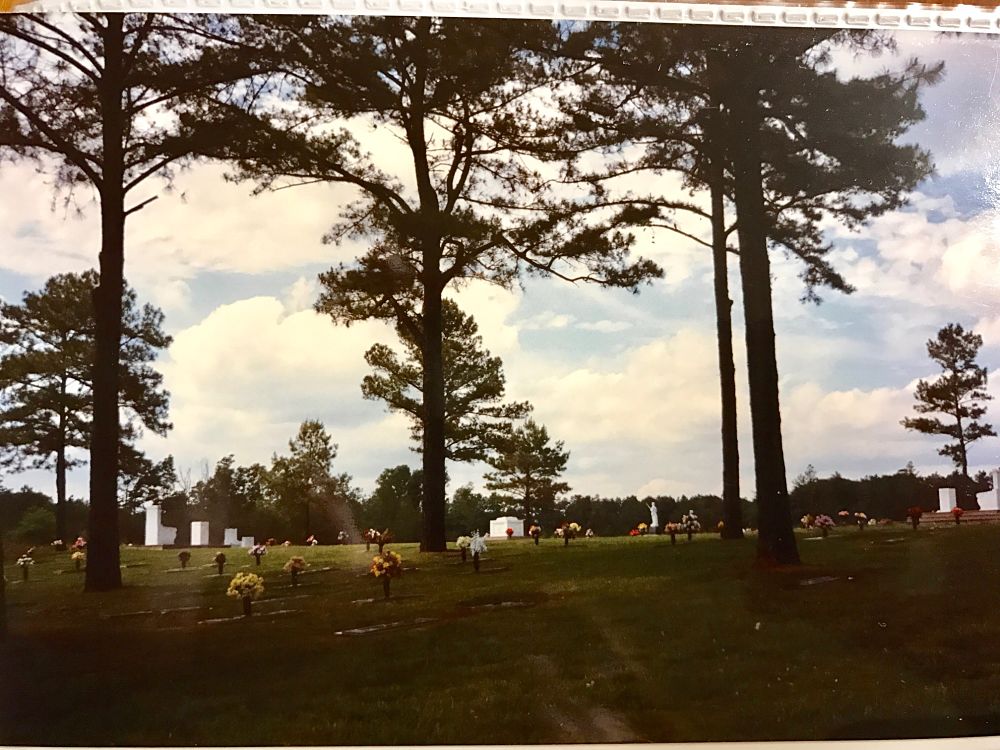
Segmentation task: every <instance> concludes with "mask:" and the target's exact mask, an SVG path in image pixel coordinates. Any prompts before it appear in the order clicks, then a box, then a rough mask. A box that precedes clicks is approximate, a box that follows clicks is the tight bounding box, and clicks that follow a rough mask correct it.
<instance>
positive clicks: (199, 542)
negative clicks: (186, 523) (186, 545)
mask: <svg viewBox="0 0 1000 750" xmlns="http://www.w3.org/2000/svg"><path fill="white" fill-rule="evenodd" d="M191 546H192V547H207V546H208V521H192V522H191Z"/></svg>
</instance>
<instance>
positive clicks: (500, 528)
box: [490, 516, 524, 539]
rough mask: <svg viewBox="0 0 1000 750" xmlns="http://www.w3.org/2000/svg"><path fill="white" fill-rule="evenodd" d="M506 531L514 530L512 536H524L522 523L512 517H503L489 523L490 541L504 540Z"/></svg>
mask: <svg viewBox="0 0 1000 750" xmlns="http://www.w3.org/2000/svg"><path fill="white" fill-rule="evenodd" d="M507 529H514V536H524V521H522V520H521V519H520V518H514V517H513V516H503V517H501V518H494V519H493V520H492V521H490V539H506V538H507Z"/></svg>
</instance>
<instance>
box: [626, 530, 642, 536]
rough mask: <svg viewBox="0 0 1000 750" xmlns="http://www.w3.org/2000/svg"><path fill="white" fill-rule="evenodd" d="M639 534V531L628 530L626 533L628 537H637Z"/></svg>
mask: <svg viewBox="0 0 1000 750" xmlns="http://www.w3.org/2000/svg"><path fill="white" fill-rule="evenodd" d="M640 533H641V532H640V531H639V529H632V530H630V531H629V532H628V535H629V536H639V534H640Z"/></svg>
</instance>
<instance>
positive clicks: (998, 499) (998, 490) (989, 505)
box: [976, 469, 1000, 510]
mask: <svg viewBox="0 0 1000 750" xmlns="http://www.w3.org/2000/svg"><path fill="white" fill-rule="evenodd" d="M990 477H991V478H992V479H993V489H992V490H987V491H986V492H980V493H979V494H977V495H976V501H977V502H978V503H979V510H1000V471H998V470H996V469H994V470H993V473H992V474H991V475H990Z"/></svg>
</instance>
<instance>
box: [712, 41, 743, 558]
mask: <svg viewBox="0 0 1000 750" xmlns="http://www.w3.org/2000/svg"><path fill="white" fill-rule="evenodd" d="M717 57H718V53H717V52H714V51H713V52H710V53H709V58H708V61H709V80H710V81H711V82H713V83H712V86H713V88H715V84H714V81H715V78H716V76H717V75H719V72H720V71H719V70H718V69H719V66H720V61H719V60H718V59H717ZM711 104H712V112H711V115H710V117H711V119H710V125H709V132H708V133H707V136H708V137H707V142H708V145H709V149H710V154H711V155H710V157H709V191H710V193H711V199H712V265H713V273H714V276H715V284H714V287H715V327H716V338H717V339H718V347H719V387H720V390H721V396H722V523H723V527H722V538H723V539H742V538H743V508H742V506H741V503H740V449H739V435H738V433H737V422H736V364H735V362H734V361H733V317H732V313H733V301H732V300H731V299H730V298H729V267H728V263H727V260H728V259H727V257H726V206H725V166H724V165H725V161H724V158H725V156H724V154H725V149H724V146H723V143H724V141H723V137H724V131H723V129H722V113H721V111H720V107H721V101H720V98H719V97H718V96H717V95H714V94H713V95H712V101H711Z"/></svg>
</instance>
